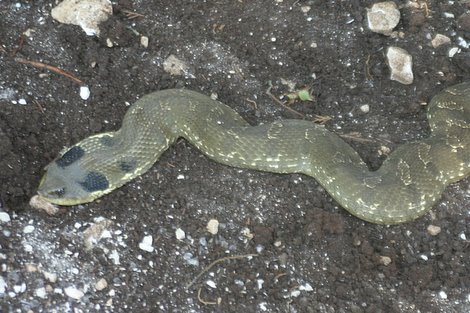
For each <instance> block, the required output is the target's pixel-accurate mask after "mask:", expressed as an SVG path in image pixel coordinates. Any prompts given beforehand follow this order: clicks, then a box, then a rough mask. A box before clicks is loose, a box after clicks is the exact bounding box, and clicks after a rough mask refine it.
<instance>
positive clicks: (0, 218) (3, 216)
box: [0, 212, 11, 223]
mask: <svg viewBox="0 0 470 313" xmlns="http://www.w3.org/2000/svg"><path fill="white" fill-rule="evenodd" d="M9 221H11V219H10V215H9V214H8V213H7V212H0V222H2V223H8V222H9Z"/></svg>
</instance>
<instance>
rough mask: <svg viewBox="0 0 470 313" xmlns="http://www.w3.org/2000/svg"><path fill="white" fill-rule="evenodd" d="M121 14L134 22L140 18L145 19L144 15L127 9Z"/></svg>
mask: <svg viewBox="0 0 470 313" xmlns="http://www.w3.org/2000/svg"><path fill="white" fill-rule="evenodd" d="M121 12H123V13H124V15H125V16H126V17H127V18H128V19H130V20H132V19H134V18H138V17H145V15H143V14H140V13H137V12H132V11H129V10H126V9H123V10H121Z"/></svg>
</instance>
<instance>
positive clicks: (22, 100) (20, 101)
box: [18, 98, 27, 105]
mask: <svg viewBox="0 0 470 313" xmlns="http://www.w3.org/2000/svg"><path fill="white" fill-rule="evenodd" d="M18 103H19V104H21V105H25V104H27V102H26V100H25V99H23V98H21V99H19V100H18Z"/></svg>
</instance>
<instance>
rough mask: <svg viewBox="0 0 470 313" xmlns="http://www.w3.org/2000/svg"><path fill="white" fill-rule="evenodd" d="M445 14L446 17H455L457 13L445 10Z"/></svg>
mask: <svg viewBox="0 0 470 313" xmlns="http://www.w3.org/2000/svg"><path fill="white" fill-rule="evenodd" d="M443 15H444V17H445V18H455V15H454V14H453V13H449V12H444V13H443Z"/></svg>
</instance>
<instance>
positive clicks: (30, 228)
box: [23, 225, 34, 234]
mask: <svg viewBox="0 0 470 313" xmlns="http://www.w3.org/2000/svg"><path fill="white" fill-rule="evenodd" d="M33 231H34V226H33V225H28V226H25V227H24V228H23V233H24V234H31V233H32V232H33Z"/></svg>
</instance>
